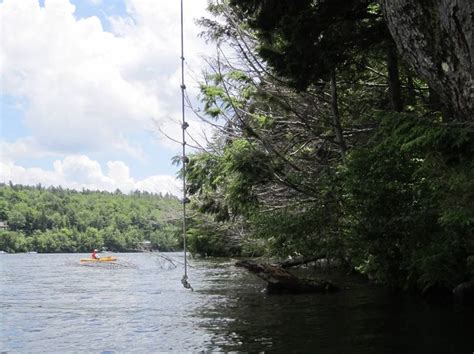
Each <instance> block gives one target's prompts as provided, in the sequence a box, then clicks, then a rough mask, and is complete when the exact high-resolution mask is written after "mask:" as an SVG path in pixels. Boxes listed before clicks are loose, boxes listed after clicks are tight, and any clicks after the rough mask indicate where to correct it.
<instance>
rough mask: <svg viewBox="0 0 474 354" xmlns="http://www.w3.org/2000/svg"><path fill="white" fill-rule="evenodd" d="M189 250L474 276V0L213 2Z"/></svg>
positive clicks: (392, 278)
mask: <svg viewBox="0 0 474 354" xmlns="http://www.w3.org/2000/svg"><path fill="white" fill-rule="evenodd" d="M209 11H210V12H211V13H212V15H213V17H212V18H203V19H201V20H200V24H201V25H202V26H203V34H202V35H203V36H205V37H206V38H207V39H208V40H209V41H213V42H215V43H216V47H217V50H216V53H215V55H214V56H212V57H209V58H208V59H207V61H208V63H209V66H210V67H209V70H208V71H207V72H206V74H205V77H204V79H203V80H202V82H201V84H200V87H201V95H200V99H201V101H202V104H203V108H202V109H200V110H196V114H198V115H200V116H201V118H202V119H203V120H205V121H207V122H208V123H209V124H212V125H214V126H215V127H216V129H217V133H216V134H215V136H214V138H213V139H212V141H210V142H209V144H208V146H205V147H203V148H202V150H200V151H197V152H196V153H194V154H193V155H192V156H190V159H189V161H187V160H185V161H186V172H185V173H186V178H187V180H188V190H187V192H188V193H189V195H190V199H191V208H193V210H194V211H195V212H196V213H197V214H196V215H194V216H193V219H192V220H191V222H192V228H191V230H190V245H191V247H192V248H193V250H194V251H197V252H201V253H206V254H208V255H213V254H214V255H222V254H233V255H238V254H244V255H252V254H254V255H257V254H266V255H270V256H277V257H281V258H287V257H289V256H291V257H296V256H299V257H308V258H312V257H313V258H314V257H325V258H329V259H332V260H334V261H335V262H337V263H338V264H341V265H342V266H343V267H346V268H347V269H351V270H354V271H357V272H360V273H363V274H366V275H367V276H368V277H369V278H370V279H372V280H374V281H376V282H380V283H383V284H386V285H389V286H391V287H394V288H401V289H409V290H415V291H419V292H428V291H431V290H434V289H435V290H436V289H447V290H450V289H452V288H453V287H455V286H456V285H457V284H459V283H462V282H464V281H467V280H469V279H472V277H473V276H474V140H473V137H474V125H473V123H474V115H473V99H472V92H473V91H472V90H473V78H472V73H473V69H474V68H473V55H474V54H473V53H474V48H473V43H474V40H473V26H472V18H473V17H472V2H469V1H467V0H466V1H464V0H459V1H422V2H412V1H408V0H397V1H378V2H377V1H363V0H350V1H348V0H333V1H312V0H311V1H310V0H301V1H291V0H266V1H258V0H245V1H241V0H239V1H237V0H235V1H234V0H219V1H211V2H210V5H209Z"/></svg>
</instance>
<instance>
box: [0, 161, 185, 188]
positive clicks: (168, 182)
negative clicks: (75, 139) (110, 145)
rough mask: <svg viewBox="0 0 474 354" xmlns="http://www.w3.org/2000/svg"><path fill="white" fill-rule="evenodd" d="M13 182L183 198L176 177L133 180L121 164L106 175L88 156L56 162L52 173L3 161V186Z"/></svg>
mask: <svg viewBox="0 0 474 354" xmlns="http://www.w3.org/2000/svg"><path fill="white" fill-rule="evenodd" d="M9 181H13V182H14V183H17V184H24V185H36V184H38V183H41V184H42V185H43V186H63V187H64V188H71V189H76V190H82V189H83V188H84V189H89V190H106V191H111V192H112V191H114V190H116V189H117V188H118V189H120V190H121V191H122V192H125V193H128V192H130V191H133V190H137V189H138V190H142V191H148V192H153V193H163V194H165V193H171V194H174V195H176V196H179V195H180V194H181V192H180V183H179V181H178V180H176V178H174V177H173V176H167V175H156V176H151V177H148V178H145V179H143V180H135V179H134V178H132V177H131V176H130V169H129V167H128V166H127V165H126V164H125V163H124V162H122V161H109V162H107V173H104V172H103V170H102V167H101V165H100V164H99V163H98V162H97V161H94V160H91V159H90V158H89V157H87V156H85V155H70V156H67V157H65V158H64V159H63V160H56V161H54V163H53V169H52V170H44V169H40V168H24V167H21V166H18V165H16V164H15V163H14V162H13V161H11V160H4V159H1V160H0V182H3V183H8V182H9Z"/></svg>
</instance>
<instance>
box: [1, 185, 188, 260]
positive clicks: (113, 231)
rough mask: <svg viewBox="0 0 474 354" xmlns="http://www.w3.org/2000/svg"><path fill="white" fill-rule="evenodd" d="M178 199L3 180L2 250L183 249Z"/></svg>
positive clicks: (122, 250) (42, 251) (57, 251)
mask: <svg viewBox="0 0 474 354" xmlns="http://www.w3.org/2000/svg"><path fill="white" fill-rule="evenodd" d="M180 211H181V203H180V201H179V200H178V199H177V198H176V197H175V196H172V195H164V196H163V195H157V194H152V193H147V192H139V191H135V192H132V193H130V194H128V195H127V194H123V193H121V192H120V191H119V190H117V191H115V192H113V193H109V192H99V191H88V190H84V191H81V192H78V191H74V190H68V189H63V188H61V187H49V188H44V187H42V186H36V187H28V186H21V185H13V184H10V185H5V184H3V185H0V220H2V221H3V223H2V225H3V228H4V229H3V230H0V250H2V251H4V252H9V253H10V252H31V251H34V252H38V253H69V252H71V253H79V252H82V253H87V252H90V251H91V250H93V249H102V248H105V249H107V250H108V251H113V252H138V251H140V249H141V248H143V245H144V242H146V247H147V248H151V249H160V250H162V251H173V250H178V249H180V247H181V246H180V245H181V242H182V236H181V235H180V231H181V229H180V225H181V219H180V214H179V213H180Z"/></svg>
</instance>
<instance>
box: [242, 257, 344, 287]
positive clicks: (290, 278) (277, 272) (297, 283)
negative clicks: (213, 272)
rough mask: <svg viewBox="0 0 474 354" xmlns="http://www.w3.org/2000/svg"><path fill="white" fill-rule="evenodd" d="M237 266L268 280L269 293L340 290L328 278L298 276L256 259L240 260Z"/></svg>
mask: <svg viewBox="0 0 474 354" xmlns="http://www.w3.org/2000/svg"><path fill="white" fill-rule="evenodd" d="M235 265H236V266H237V267H243V268H245V269H247V270H249V271H250V272H252V273H254V274H255V275H257V276H258V277H259V278H261V279H263V280H265V281H266V282H267V291H268V292H269V293H292V294H301V293H326V292H334V291H337V290H339V288H338V287H337V286H335V285H334V284H332V283H331V282H329V281H326V280H313V279H303V278H298V277H297V276H295V275H294V274H291V273H290V272H288V271H287V270H285V269H283V268H282V267H278V266H274V265H269V264H263V263H259V262H255V261H248V260H246V261H238V262H237V263H236V264H235Z"/></svg>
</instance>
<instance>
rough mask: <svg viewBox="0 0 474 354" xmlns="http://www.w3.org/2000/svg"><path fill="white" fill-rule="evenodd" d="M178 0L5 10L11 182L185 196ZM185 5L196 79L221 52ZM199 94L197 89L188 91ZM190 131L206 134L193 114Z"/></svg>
mask: <svg viewBox="0 0 474 354" xmlns="http://www.w3.org/2000/svg"><path fill="white" fill-rule="evenodd" d="M179 6H180V1H179V0H167V1H165V0H39V1H38V0H21V1H18V0H3V1H0V21H1V22H2V26H1V29H0V31H1V38H2V40H1V43H0V75H1V76H0V79H1V83H0V114H1V122H0V123H1V125H0V182H9V181H10V180H11V181H12V182H13V183H21V184H30V185H33V184H38V183H41V184H42V185H45V186H48V185H62V186H63V187H68V188H76V189H81V188H89V189H105V190H115V189H116V188H120V189H121V190H123V191H125V192H127V191H129V190H133V189H143V190H149V191H152V192H172V193H175V194H179V183H177V181H176V179H175V174H176V167H175V166H173V165H172V164H171V161H170V160H171V158H172V157H173V156H175V155H177V154H179V152H180V148H181V147H180V146H179V145H178V144H176V143H174V142H172V141H170V140H169V139H167V138H166V137H165V136H164V134H163V133H162V132H165V133H166V135H169V136H172V137H174V138H177V139H179V137H180V119H181V117H180V90H179V85H180V82H179V80H180V72H179V69H180V62H179V56H180V53H179V50H180V43H179ZM205 6H206V0H193V1H187V2H185V15H186V14H192V15H189V16H185V48H186V59H187V65H188V66H189V69H190V70H193V71H194V72H198V73H199V72H200V71H201V70H202V69H203V68H204V64H203V63H204V61H203V60H202V55H203V54H204V53H206V52H207V53H209V52H210V49H209V47H207V46H206V44H205V43H203V41H202V40H201V39H200V38H198V36H197V35H198V33H199V32H200V29H199V28H197V27H196V25H195V24H194V20H195V18H198V17H201V16H205V15H206V12H205ZM187 84H188V85H187V86H188V93H189V95H190V96H192V97H195V96H196V95H197V93H198V92H197V83H196V82H189V81H188V82H187ZM187 116H188V120H189V121H190V125H191V127H192V128H191V129H190V133H191V134H193V137H194V138H195V139H197V140H203V136H202V131H205V132H206V133H209V129H210V128H209V127H207V126H205V125H204V124H203V123H202V122H200V121H199V120H198V119H197V118H196V117H194V116H193V115H192V114H191V112H187Z"/></svg>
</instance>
